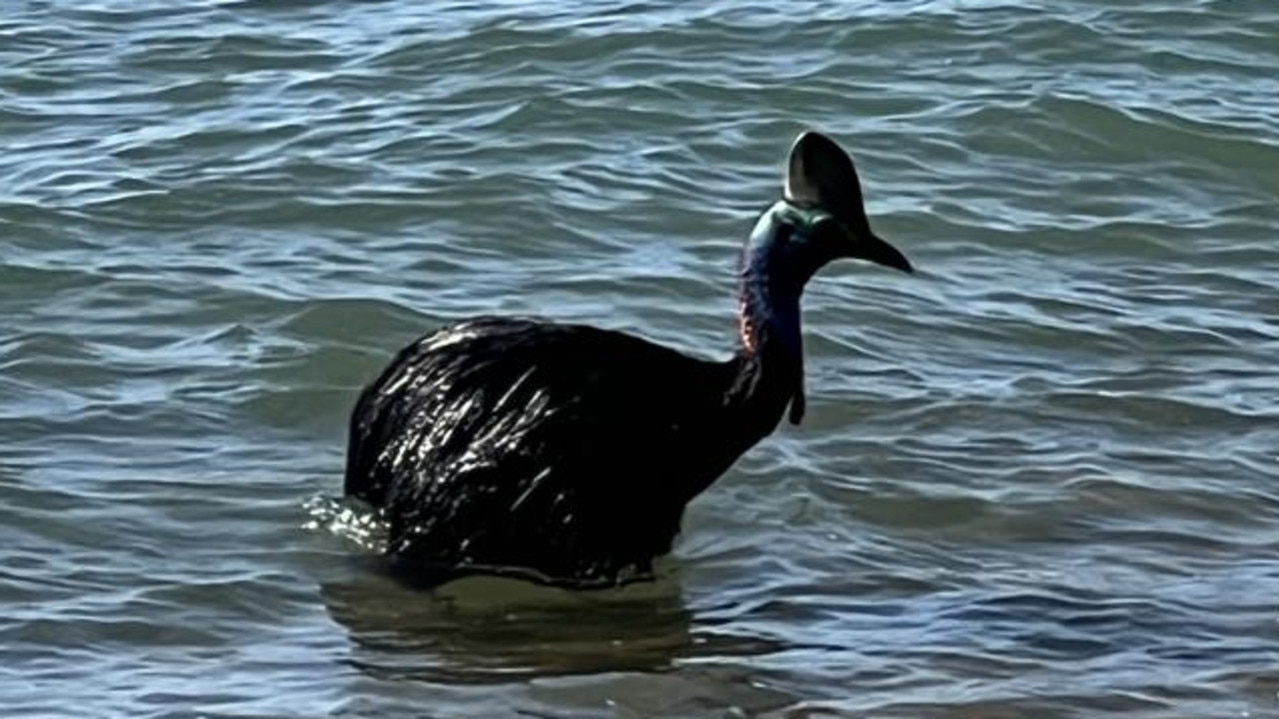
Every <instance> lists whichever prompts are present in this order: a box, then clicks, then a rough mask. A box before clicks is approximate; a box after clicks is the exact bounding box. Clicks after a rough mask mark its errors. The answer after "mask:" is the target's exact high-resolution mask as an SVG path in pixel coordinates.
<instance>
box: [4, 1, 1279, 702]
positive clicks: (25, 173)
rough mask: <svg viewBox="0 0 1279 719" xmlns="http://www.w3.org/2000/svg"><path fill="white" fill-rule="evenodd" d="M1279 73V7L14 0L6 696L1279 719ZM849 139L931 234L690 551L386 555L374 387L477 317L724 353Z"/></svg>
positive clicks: (882, 280)
mask: <svg viewBox="0 0 1279 719" xmlns="http://www.w3.org/2000/svg"><path fill="white" fill-rule="evenodd" d="M1276 68H1279V7H1277V6H1275V5H1274V4H1273V3H1269V2H1260V1H1253V0H1196V1H1192V2H1181V3H1170V2H1161V3H1148V4H1144V5H1141V6H1140V7H1139V6H1137V5H1136V4H1122V3H1102V2H1094V1H1091V0H1069V1H1067V2H1061V3H1052V4H1048V3H1029V4H1027V3H1002V2H998V1H995V0H991V1H986V2H982V1H977V0H974V1H972V2H961V1H959V0H952V1H949V2H946V1H927V0H920V1H918V2H901V3H880V2H850V3H837V2H822V1H814V2H801V3H791V4H785V5H770V4H755V3H727V2H718V3H704V4H694V3H687V4H682V3H620V2H613V1H605V0H598V1H595V0H591V1H586V2H575V3H561V4H557V5H552V4H534V3H519V2H509V1H507V2H475V3H410V2H404V1H402V0H384V1H382V2H376V3H349V4H347V3H336V2H318V1H317V2H265V1H259V2H249V1H247V0H246V1H243V2H188V3H181V4H174V3H156V2H95V3H70V2H34V1H31V2H16V3H13V4H11V5H7V6H6V8H5V10H4V12H3V13H0V149H2V150H3V151H2V152H0V317H2V318H4V319H3V322H0V706H3V707H4V712H3V713H4V715H5V716H11V717H36V716H40V717H45V716H84V717H108V716H122V717H123V716H127V717H186V716H209V717H224V716H225V717H231V716H235V717H249V716H255V717H314V716H349V717H398V716H430V717H506V716H520V717H641V716H663V717H787V718H790V717H795V718H798V717H877V718H878V717H948V718H949V717H982V718H985V717H998V718H1000V719H1008V718H1012V717H1034V718H1036V719H1038V718H1041V717H1196V718H1200V717H1267V716H1274V714H1275V712H1276V710H1277V709H1279V706H1277V705H1279V700H1277V699H1276V692H1277V691H1279V641H1277V640H1279V624H1276V620H1279V489H1277V481H1279V382H1276V375H1277V373H1279V360H1276V358H1279V242H1277V240H1279V237H1277V232H1279V210H1277V209H1276V203H1275V198H1276V196H1277V195H1279V74H1276ZM810 126H811V127H817V128H820V129H822V130H824V131H825V132H827V133H829V134H831V135H832V136H833V137H835V138H836V139H837V140H838V141H839V142H841V144H843V145H844V146H846V147H848V148H849V149H850V150H851V151H852V152H853V154H854V157H855V158H856V160H857V163H858V167H859V170H860V172H861V174H862V179H863V183H864V189H865V193H866V196H867V201H868V207H869V211H870V213H871V216H872V222H873V223H874V225H875V227H876V229H877V230H878V231H879V232H880V233H881V234H883V235H884V236H885V237H887V238H889V239H891V240H892V241H893V242H894V243H895V244H896V245H897V246H899V247H900V248H902V249H903V250H904V251H905V252H906V253H907V254H908V255H910V257H911V258H912V260H914V261H915V263H916V265H917V266H918V267H919V268H920V270H921V272H920V274H919V275H917V276H913V277H906V276H903V275H899V274H896V273H892V272H889V271H886V270H883V269H880V268H873V267H868V266H862V265H852V264H849V265H844V266H837V267H833V268H831V269H830V270H828V271H827V272H826V273H825V274H824V275H823V276H822V277H820V278H818V280H816V281H815V282H814V283H813V284H812V285H811V288H810V291H809V293H808V296H807V298H806V304H805V322H806V351H807V354H808V358H809V370H808V372H809V379H808V387H809V409H808V418H807V420H806V422H805V424H804V426H802V427H799V428H790V427H785V428H783V429H782V430H781V431H780V432H779V433H778V434H777V435H776V436H774V437H772V438H771V439H769V440H768V441H766V442H764V443H763V444H761V445H760V446H759V447H757V448H756V449H755V450H753V451H752V452H751V453H750V454H748V455H747V456H746V457H745V458H743V460H742V461H741V462H740V463H739V464H738V465H737V466H736V467H735V468H734V469H733V470H732V471H731V472H730V473H729V474H727V475H726V476H725V477H723V478H722V479H721V480H720V482H719V483H717V484H716V485H715V486H714V487H713V488H712V489H711V490H710V491H709V492H708V493H707V494H705V495H703V496H702V497H701V498H699V499H698V500H697V501H696V502H695V503H694V504H693V505H692V506H691V508H690V510H689V514H688V515H687V518H686V522H685V531H684V534H683V537H682V538H681V540H680V541H679V543H678V544H677V547H676V550H675V552H674V554H673V555H672V556H671V557H670V558H669V559H668V560H667V561H666V562H665V565H664V568H663V577H662V579H661V580H660V581H659V582H657V583H655V584H653V585H650V586H640V587H632V588H629V589H627V590H625V591H621V592H606V593H589V594H585V595H572V594H567V593H562V592H555V591H549V590H536V589H533V588H531V587H527V586H524V585H521V584H518V583H514V582H496V581H487V582H486V581H476V582H468V583H464V584H462V585H460V586H454V587H450V588H447V589H446V590H444V591H442V592H439V593H436V594H427V593H423V592H420V591H413V590H409V589H406V588H403V587H400V586H398V585H396V584H395V583H394V582H393V581H391V580H390V579H388V578H387V577H386V576H385V575H384V574H383V573H382V572H381V571H380V570H379V566H378V564H377V562H376V561H375V559H374V558H373V557H372V556H371V555H370V553H369V552H368V551H367V550H365V549H363V548H362V547H361V543H360V542H359V541H352V540H353V539H357V540H358V539H359V538H360V535H359V532H360V531H362V530H364V529H368V527H366V526H365V525H363V524H362V523H361V519H360V518H359V517H358V516H354V515H351V514H349V513H344V512H345V510H344V509H343V508H342V507H340V506H337V505H335V504H334V503H333V502H332V500H331V497H332V496H333V495H336V494H338V493H339V492H340V485H341V468H342V461H343V452H344V441H345V423H346V419H347V413H348V412H349V410H350V407H351V405H352V403H353V402H354V400H355V397H356V394H357V392H358V391H359V389H360V387H361V386H362V385H363V383H365V382H366V381H369V380H370V379H372V377H373V376H374V375H375V373H376V372H377V371H378V370H379V369H380V368H381V367H382V365H383V364H384V363H385V362H386V361H387V360H388V359H389V358H390V356H391V354H392V353H393V352H394V351H395V350H396V349H398V348H399V347H400V346H402V345H403V344H404V343H406V342H408V341H409V340H411V339H413V338H414V337H416V336H417V335H419V334H421V333H424V332H426V331H429V330H431V329H433V328H435V327H437V326H439V325H440V324H441V323H443V322H446V321H449V320H451V319H455V318H458V317H462V316H466V315H469V314H473V313H479V312H490V311H492V312H510V313H539V314H545V315H549V316H552V317H556V318H560V319H569V320H574V321H586V322H591V323H593V324H598V325H602V326H608V327H613V328H619V329H625V330H628V331H632V332H638V333H641V334H643V335H645V336H647V337H650V338H652V339H655V340H659V341H662V342H667V343H670V344H672V345H676V346H679V347H682V348H685V349H687V350H689V351H692V352H697V353H701V354H706V355H708V356H723V354H724V353H725V352H727V351H728V350H729V348H730V347H731V342H732V341H733V331H734V322H733V318H732V312H733V301H732V291H733V286H734V278H733V271H734V267H735V262H736V251H737V248H738V246H739V244H740V242H741V241H742V240H743V239H744V237H745V235H746V233H747V232H748V231H749V229H750V227H751V225H752V223H753V220H754V217H755V214H756V212H757V211H759V210H760V209H761V208H763V207H765V206H766V205H767V204H769V203H770V202H771V201H772V200H773V199H774V197H775V196H776V193H777V190H778V180H779V176H780V170H781V161H782V158H783V155H784V153H785V151H786V149H787V147H788V145H789V143H790V141H791V139H792V138H793V137H794V135H795V133H796V132H798V131H799V130H800V129H802V128H804V127H810ZM637 451H652V448H639V449H637Z"/></svg>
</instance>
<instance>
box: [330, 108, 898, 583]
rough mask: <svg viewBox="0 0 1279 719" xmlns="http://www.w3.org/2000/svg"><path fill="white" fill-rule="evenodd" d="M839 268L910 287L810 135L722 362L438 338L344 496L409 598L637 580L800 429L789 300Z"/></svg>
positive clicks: (402, 367) (402, 380)
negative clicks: (855, 263) (513, 582)
mask: <svg viewBox="0 0 1279 719" xmlns="http://www.w3.org/2000/svg"><path fill="white" fill-rule="evenodd" d="M840 258H857V259H862V260H869V261H871V262H877V263H879V264H882V265H886V266H889V267H895V268H897V269H899V270H903V271H905V272H911V271H912V269H911V265H910V262H909V261H908V260H907V259H906V257H905V256H903V255H902V254H901V253H900V252H899V251H897V250H896V249H894V248H893V247H892V246H891V245H889V244H888V243H887V242H885V241H884V240H882V239H880V238H879V237H877V236H876V235H875V234H874V232H872V231H871V227H870V223H869V220H868V219H867V217H866V213H865V209H864V207H863V204H862V194H861V187H860V184H859V181H858V178H857V174H856V171H855V170H854V167H853V162H852V160H851V158H850V157H849V156H848V155H847V154H846V153H845V152H844V151H843V150H841V149H840V148H839V146H838V145H836V144H835V143H834V142H833V141H832V140H830V139H829V138H827V137H826V136H824V135H821V134H819V133H816V132H805V133H802V134H801V135H800V136H799V137H798V138H797V139H796V140H795V142H794V144H793V146H792V147H791V151H790V157H789V161H788V166H787V169H786V176H785V183H784V187H783V192H782V199H781V200H779V201H777V202H776V203H775V204H773V205H772V206H771V207H769V208H768V209H767V210H766V211H765V212H764V213H763V215H762V216H761V217H760V218H759V220H758V222H757V224H756V225H755V228H754V230H753V231H752V232H751V234H750V238H749V240H748V241H747V243H746V247H745V250H744V253H743V259H742V264H741V273H740V280H741V284H740V296H739V298H740V301H739V306H738V307H739V309H738V312H739V317H738V320H739V333H738V334H739V344H738V347H737V350H736V352H734V353H733V355H732V357H731V358H728V359H726V360H724V361H719V362H716V361H709V360H705V359H698V358H695V357H692V356H689V355H687V354H684V353H681V352H679V351H676V350H674V349H670V348H668V347H664V346H661V345H658V344H654V343H652V342H650V341H648V340H645V339H641V338H639V337H634V336H631V335H628V334H625V333H621V332H616V331H610V330H604V329H598V328H594V327H590V326H585V325H580V324H562V323H555V322H550V321H545V320H540V319H527V318H502V317H480V318H476V319H472V320H468V321H463V322H460V323H457V324H454V325H451V326H449V327H445V328H443V329H440V330H438V331H436V332H434V333H432V334H429V335H427V336H425V337H423V338H421V339H419V340H418V341H416V342H414V343H413V344H411V345H409V346H408V347H406V348H404V349H403V350H402V351H401V352H400V353H399V354H398V355H397V356H396V357H395V359H394V360H393V361H392V362H391V364H390V365H389V366H388V367H387V368H386V370H385V371H384V372H383V373H382V374H381V376H379V377H378V378H377V379H376V380H375V381H374V382H373V383H371V384H370V385H369V386H368V387H367V388H366V389H365V390H364V392H363V393H362V394H361V395H360V398H359V400H358V402H357V404H356V406H355V409H354V412H353V414H352V417H351V423H350V437H349V446H348V455H347V465H346V478H345V492H346V494H347V495H348V496H354V497H357V498H359V499H361V500H364V501H365V502H368V503H369V504H371V505H372V506H373V507H375V508H377V509H378V510H379V511H380V512H381V513H382V515H383V517H384V518H385V520H386V522H387V524H388V527H389V534H388V540H387V547H386V551H387V553H388V554H389V555H390V556H391V557H392V558H393V560H394V561H393V564H394V565H395V566H397V567H398V568H400V569H402V570H407V571H409V572H411V573H412V574H414V575H416V577H417V578H418V579H421V580H423V581H430V582H432V583H438V582H439V581H443V580H446V579H449V578H452V577H456V576H461V575H464V574H471V573H491V574H508V575H510V574H514V575H519V576H525V577H528V578H531V579H534V580H536V581H541V582H543V583H549V584H557V585H563V586H570V587H593V586H594V587H598V586H612V585H617V584H622V583H625V582H628V581H633V580H637V579H646V578H651V576H652V562H653V560H654V559H655V558H657V557H659V556H661V555H663V554H666V553H667V552H669V551H670V549H671V544H672V542H673V541H674V538H675V537H676V535H677V534H678V532H679V529H680V520H681V517H682V515H683V513H684V508H685V506H686V505H687V504H688V503H689V501H690V500H692V499H693V498H694V497H696V496H697V495H698V494H699V493H700V492H702V491H703V490H705V489H706V488H707V487H708V486H710V484H711V483H712V482H714V481H715V479H716V478H717V477H719V476H720V475H721V474H723V473H724V471H725V470H727V469H728V468H729V466H731V465H732V464H733V462H734V461H736V460H737V458H738V457H740V456H741V455H742V454H743V453H744V452H745V451H746V450H748V449H750V448H751V447H752V446H753V445H755V444H756V443H757V442H759V441H760V440H761V439H763V438H764V437H766V436H768V435H769V434H770V433H771V432H773V430H774V429H775V428H776V427H777V425H778V423H779V422H780V421H781V418H782V415H783V414H787V415H788V417H789V420H790V422H791V423H793V424H798V423H799V422H800V420H801V419H802V417H803V416H804V360H803V345H802V340H801V336H800V295H801V294H802V292H803V289H804V285H805V283H807V282H808V280H809V278H811V277H812V276H813V275H814V273H816V272H817V271H818V270H819V269H821V268H822V267H823V266H824V265H826V264H827V263H828V262H831V261H832V260H837V259H840Z"/></svg>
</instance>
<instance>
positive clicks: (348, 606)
mask: <svg viewBox="0 0 1279 719" xmlns="http://www.w3.org/2000/svg"><path fill="white" fill-rule="evenodd" d="M321 591H322V595H323V598H324V603H325V606H326V607H327V608H328V611H329V614H330V615H331V616H332V617H333V618H334V619H335V620H336V621H337V622H339V623H340V624H341V625H342V626H344V627H345V628H346V629H347V631H348V633H349V635H350V637H351V640H352V642H353V643H354V645H355V647H356V649H357V651H355V652H354V653H353V656H352V660H351V661H352V664H353V665H355V666H356V667H357V668H359V669H360V670H361V671H364V672H367V673H369V674H373V675H376V676H378V677H379V678H387V677H396V678H417V679H422V680H429V681H447V682H466V683H474V682H489V681H509V680H512V679H515V678H520V677H525V678H532V677H540V676H551V675H563V674H581V673H598V672H610V671H661V670H664V669H668V668H670V667H671V665H672V662H673V661H674V659H675V658H676V657H679V656H682V655H686V654H688V653H690V651H691V650H692V647H693V645H694V641H693V639H692V637H691V636H690V631H689V626H690V614H689V612H688V611H687V610H686V609H685V608H684V606H683V603H682V601H681V599H680V596H679V593H678V588H677V587H676V586H675V585H674V584H672V583H670V582H669V581H665V580H663V581H661V582H658V583H655V584H652V585H647V586H642V587H641V586H633V587H628V588H626V589H622V590H617V591H610V592H607V593H592V595H591V596H578V595H576V594H573V593H570V592H566V591H562V590H557V589H550V588H543V587H538V586H536V585H532V584H529V583H526V582H520V581H517V580H511V579H497V578H487V577H486V578H469V579H463V580H459V581H457V582H453V583H451V584H448V585H445V586H443V587H440V588H438V589H435V590H432V591H429V592H427V591H421V590H415V589H412V588H409V587H406V586H404V585H402V584H399V583H397V582H395V581H394V580H392V579H390V578H389V577H387V576H370V577H367V578H365V579H362V580H358V581H353V582H349V583H344V584H328V585H325V586H323V587H322V590H321ZM605 595H607V596H605Z"/></svg>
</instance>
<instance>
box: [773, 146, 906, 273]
mask: <svg viewBox="0 0 1279 719" xmlns="http://www.w3.org/2000/svg"><path fill="white" fill-rule="evenodd" d="M748 253H749V255H751V256H752V257H751V258H750V259H749V260H748V264H755V263H762V264H766V265H767V266H768V268H769V271H770V274H771V275H773V280H774V281H784V282H785V283H786V284H789V285H793V286H794V289H795V290H800V289H802V288H803V285H804V283H805V282H807V281H808V279H809V278H810V277H812V275H813V273H815V272H816V271H817V270H819V269H821V267H822V266H823V265H825V264H826V263H828V262H831V261H833V260H837V259H843V258H850V259H859V260H868V261H870V262H875V263H878V264H881V265H886V266H888V267H894V268H896V269H899V270H901V271H903V272H913V271H914V270H913V268H912V267H911V264H910V260H908V259H906V256H905V255H903V254H902V253H901V252H899V251H898V250H897V249H896V248H895V247H893V246H892V245H890V244H888V242H886V241H884V240H883V239H881V238H880V237H879V236H878V235H876V234H875V233H874V232H873V231H872V230H871V228H870V220H869V219H867V217H866V208H865V207H864V206H863V204H862V190H861V183H860V182H859V181H858V179H857V171H856V170H855V169H854V168H853V160H852V158H851V157H849V156H848V153H846V152H844V151H843V150H842V149H840V147H839V145H837V144H835V142H834V141H833V140H831V139H830V138H828V137H826V136H825V135H822V134H821V133H818V132H813V131H807V132H803V133H801V134H800V135H799V137H798V138H796V140H795V143H794V144H793V145H792V146H791V151H790V158H789V160H788V161H787V166H786V178H785V182H784V185H783V192H782V199H781V200H779V201H778V202H777V203H775V204H774V205H773V206H772V207H770V208H769V209H768V210H767V211H765V212H764V214H763V216H762V217H760V219H759V222H758V224H756V226H755V229H754V231H753V232H752V233H751V238H750V243H749V245H748Z"/></svg>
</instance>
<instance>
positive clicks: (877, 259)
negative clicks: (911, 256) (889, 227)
mask: <svg viewBox="0 0 1279 719" xmlns="http://www.w3.org/2000/svg"><path fill="white" fill-rule="evenodd" d="M848 255H849V257H853V258H856V259H859V260H867V261H869V262H874V263H876V264H880V265H885V266H887V267H893V268H896V269H899V270H901V271H902V272H908V273H910V272H914V271H915V268H914V267H912V266H911V264H910V260H908V259H906V255H903V254H902V253H901V251H900V250H898V249H897V248H896V247H893V246H892V245H890V244H888V242H887V241H885V240H883V239H881V238H880V237H877V236H876V235H875V234H874V233H872V232H866V233H864V234H861V235H859V236H858V237H857V238H856V239H854V240H853V246H852V248H851V250H850V251H849V253H848Z"/></svg>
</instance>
